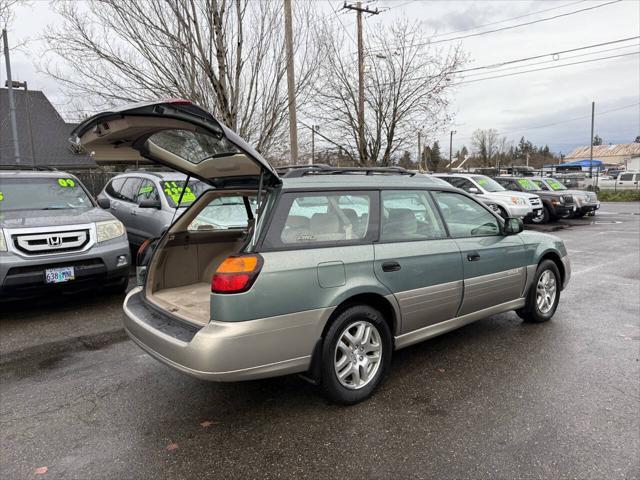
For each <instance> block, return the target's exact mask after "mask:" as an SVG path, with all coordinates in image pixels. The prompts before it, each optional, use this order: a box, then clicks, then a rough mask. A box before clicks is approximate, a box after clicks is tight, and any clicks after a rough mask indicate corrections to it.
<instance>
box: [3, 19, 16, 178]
mask: <svg viewBox="0 0 640 480" xmlns="http://www.w3.org/2000/svg"><path fill="white" fill-rule="evenodd" d="M2 40H3V43H4V60H5V62H6V64H7V87H8V88H9V91H8V92H7V93H8V94H9V117H10V119H11V136H12V137H13V153H14V157H15V160H16V165H20V143H19V142H18V124H17V122H16V103H15V101H14V99H13V81H12V80H11V61H10V60H9V40H8V39H7V30H6V29H3V30H2Z"/></svg>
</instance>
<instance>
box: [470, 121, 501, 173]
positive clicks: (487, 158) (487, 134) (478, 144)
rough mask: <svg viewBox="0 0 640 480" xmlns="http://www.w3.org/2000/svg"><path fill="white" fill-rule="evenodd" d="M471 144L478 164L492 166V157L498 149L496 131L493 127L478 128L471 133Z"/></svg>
mask: <svg viewBox="0 0 640 480" xmlns="http://www.w3.org/2000/svg"><path fill="white" fill-rule="evenodd" d="M471 144H472V145H473V147H474V149H475V154H476V158H477V159H478V161H479V163H480V166H482V167H491V166H493V159H494V157H495V156H496V154H497V153H498V151H499V139H498V132H497V131H496V130H495V129H493V128H489V129H487V130H483V129H480V128H479V129H478V130H476V131H475V132H473V134H472V135H471Z"/></svg>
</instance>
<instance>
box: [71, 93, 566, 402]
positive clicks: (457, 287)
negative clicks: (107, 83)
mask: <svg viewBox="0 0 640 480" xmlns="http://www.w3.org/2000/svg"><path fill="white" fill-rule="evenodd" d="M74 138H75V142H76V143H78V144H79V145H81V146H83V147H84V148H85V149H87V150H89V151H93V152H95V155H96V156H99V155H100V154H101V152H105V151H108V150H110V149H113V148H117V149H120V150H121V151H125V152H126V154H127V157H128V158H129V157H131V156H134V155H141V156H142V157H145V158H147V159H151V160H152V161H154V162H157V163H159V164H162V165H165V166H168V167H171V168H174V169H175V170H178V171H181V172H182V173H184V174H186V175H189V176H191V177H193V178H197V179H198V180H201V181H202V182H205V183H206V184H208V185H209V186H210V187H211V189H209V190H206V191H205V192H203V193H202V194H201V195H200V197H199V198H198V199H197V200H196V201H195V202H193V203H192V205H191V206H190V207H189V208H188V209H187V210H186V212H185V213H184V214H183V215H182V216H181V217H179V218H178V219H177V220H176V221H175V222H174V223H173V224H172V225H171V227H169V229H168V230H167V232H166V233H165V234H164V235H163V236H162V238H161V239H159V240H158V241H157V242H156V244H155V248H154V250H153V253H152V255H151V258H150V261H149V263H148V271H147V275H146V280H145V281H144V284H143V285H141V286H139V287H138V288H135V289H133V290H132V291H131V292H130V293H129V294H128V296H127V298H126V300H125V303H124V310H125V313H126V316H125V328H126V331H127V332H128V334H129V336H130V337H131V338H132V339H133V341H134V342H135V343H137V344H138V345H139V346H140V347H141V348H143V349H144V350H145V351H147V352H148V353H149V354H150V355H152V356H153V357H155V358H156V359H158V360H159V361H160V362H162V363H164V364H166V365H169V366H171V367H173V368H175V369H177V370H179V371H182V372H184V373H187V374H190V375H193V376H195V377H198V378H202V379H207V380H215V381H238V380H249V379H256V378H264V377H270V376H276V375H284V374H291V373H302V374H304V375H306V376H307V377H308V378H309V379H311V380H312V381H314V382H315V383H317V384H319V385H320V386H321V388H322V389H323V391H324V392H325V394H326V395H327V396H328V397H329V398H330V399H332V400H333V401H336V402H339V403H344V404H350V403H356V402H359V401H361V400H363V399H365V398H367V397H368V396H369V395H370V394H371V393H372V392H373V391H374V390H375V388H376V387H377V386H378V385H379V384H380V382H381V381H382V378H383V377H384V375H385V374H386V373H387V372H388V370H389V368H390V361H391V356H392V353H393V351H394V350H395V349H399V348H403V347H406V346H409V345H412V344H414V343H417V342H420V341H422V340H425V339H428V338H431V337H434V336H436V335H440V334H442V333H444V332H447V331H450V330H453V329H455V328H458V327H460V326H462V325H465V324H468V323H470V322H473V321H475V320H478V319H481V318H484V317H487V316H490V315H493V314H496V313H500V312H506V311H509V310H515V311H516V312H517V313H518V315H520V316H521V317H522V318H523V319H525V320H527V321H533V322H543V321H546V320H549V319H550V318H551V317H552V316H553V314H554V313H555V311H556V307H557V305H558V301H559V299H560V292H561V290H562V289H563V288H564V287H565V286H566V285H567V282H568V281H569V277H570V273H571V270H570V264H569V261H568V257H567V252H566V249H565V247H564V245H563V243H562V241H561V240H560V239H558V238H556V237H553V236H550V235H546V234H542V233H534V232H523V231H522V222H521V221H520V220H519V219H515V218H509V219H506V220H503V219H501V218H500V217H499V216H498V215H496V214H494V213H493V212H492V211H491V210H489V209H488V208H487V207H486V206H485V205H483V204H482V203H480V202H478V201H477V200H476V199H474V198H472V197H471V196H469V195H468V194H466V193H465V192H462V191H460V190H458V189H456V188H454V187H451V186H447V185H443V183H442V182H441V181H439V180H435V179H429V178H428V177H423V176H417V175H413V174H411V173H409V172H406V171H404V170H402V169H344V168H343V169H339V168H300V169H293V170H292V171H291V172H290V173H288V174H287V175H284V176H282V177H281V176H279V175H278V174H277V173H276V171H275V170H274V169H273V168H272V167H271V165H269V163H268V162H267V161H266V160H264V159H263V157H262V156H261V155H260V154H259V153H257V152H256V151H255V150H253V149H252V148H251V147H250V146H248V145H247V144H246V143H245V142H244V141H243V140H241V139H240V138H239V137H238V136H237V135H236V134H235V133H233V132H232V131H230V130H229V129H227V128H226V127H225V126H224V125H222V124H221V123H219V122H218V121H217V120H216V119H215V118H214V117H212V116H211V115H210V114H209V113H207V112H206V111H204V110H202V109H200V108H199V107H196V106H194V105H192V104H191V103H189V102H186V101H179V102H160V103H150V104H139V105H134V106H129V107H125V108H123V109H120V110H115V111H109V112H104V113H101V114H98V115H96V116H94V117H92V118H90V119H88V120H86V121H85V122H83V123H82V124H80V125H79V126H78V127H77V128H76V129H75V131H74ZM226 198H236V199H237V198H241V199H242V201H243V203H244V205H245V210H244V213H245V215H246V217H245V221H244V222H243V225H242V226H238V227H237V228H228V229H224V230H215V229H211V228H208V227H207V226H206V222H204V223H203V222H201V221H199V217H200V216H201V215H203V213H204V212H205V211H206V209H207V207H208V206H209V205H211V204H214V203H216V202H217V204H218V205H222V206H223V205H224V204H225V202H224V199H226ZM253 203H255V205H257V208H252V204H253Z"/></svg>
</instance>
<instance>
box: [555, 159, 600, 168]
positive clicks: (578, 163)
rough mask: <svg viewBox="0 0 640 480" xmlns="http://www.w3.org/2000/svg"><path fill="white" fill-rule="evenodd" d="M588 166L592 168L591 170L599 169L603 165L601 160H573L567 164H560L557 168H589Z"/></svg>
mask: <svg viewBox="0 0 640 480" xmlns="http://www.w3.org/2000/svg"><path fill="white" fill-rule="evenodd" d="M589 165H591V166H593V168H600V167H602V166H603V165H604V162H603V161H602V160H596V159H595V158H594V159H593V160H589V159H588V158H586V159H584V160H575V161H573V162H567V163H561V164H560V165H558V166H561V167H587V168H589Z"/></svg>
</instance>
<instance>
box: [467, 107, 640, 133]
mask: <svg viewBox="0 0 640 480" xmlns="http://www.w3.org/2000/svg"><path fill="white" fill-rule="evenodd" d="M632 107H640V103H632V104H629V105H623V106H622V107H616V108H611V109H609V110H604V111H602V112H598V115H599V116H600V115H607V114H609V113H613V112H617V111H620V110H625V109H627V108H632ZM585 118H591V115H582V116H580V117H574V118H568V119H566V120H560V121H559V122H553V123H547V124H544V125H536V126H535V127H524V128H515V129H511V130H499V131H498V133H499V134H500V135H507V134H510V133H525V132H528V131H530V130H538V129H540V128H548V127H555V126H557V125H563V124H565V123H571V122H575V121H577V120H584V119H585ZM471 138H472V137H458V140H471Z"/></svg>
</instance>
